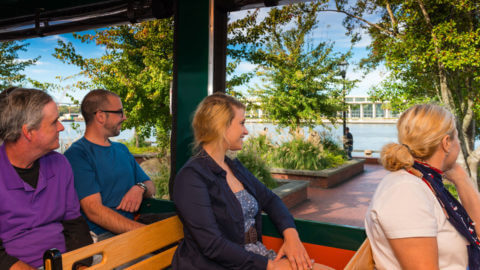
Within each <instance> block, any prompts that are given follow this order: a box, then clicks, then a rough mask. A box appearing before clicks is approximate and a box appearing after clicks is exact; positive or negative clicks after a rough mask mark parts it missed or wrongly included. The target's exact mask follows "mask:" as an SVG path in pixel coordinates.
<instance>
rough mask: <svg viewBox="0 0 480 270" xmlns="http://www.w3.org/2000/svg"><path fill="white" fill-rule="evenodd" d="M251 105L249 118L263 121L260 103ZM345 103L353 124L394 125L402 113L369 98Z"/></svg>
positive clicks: (348, 117) (348, 119)
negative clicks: (387, 123) (386, 123)
mask: <svg viewBox="0 0 480 270" xmlns="http://www.w3.org/2000/svg"><path fill="white" fill-rule="evenodd" d="M248 102H249V103H250V104H255V105H256V106H248V107H247V113H246V114H247V118H250V119H262V118H264V112H263V110H262V107H261V104H260V102H259V101H258V100H257V99H255V98H249V99H248ZM345 102H346V103H347V106H348V111H347V115H346V117H347V121H348V122H351V123H356V122H360V123H384V122H389V123H394V122H396V121H397V120H398V117H399V116H400V114H401V112H396V111H392V110H389V109H387V107H388V106H386V105H387V104H388V102H383V103H382V102H379V101H378V102H373V101H371V100H370V99H369V97H346V98H345ZM338 116H339V121H341V117H342V112H341V111H339V112H338Z"/></svg>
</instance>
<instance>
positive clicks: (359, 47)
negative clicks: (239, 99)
mask: <svg viewBox="0 0 480 270" xmlns="http://www.w3.org/2000/svg"><path fill="white" fill-rule="evenodd" d="M245 12H246V11H239V12H234V13H231V14H230V19H231V20H235V19H236V18H239V17H241V16H244V15H243V14H244V13H245ZM262 12H265V13H266V12H267V9H263V10H262ZM342 20H343V15H341V14H339V13H335V12H322V13H321V16H320V17H319V20H318V27H317V29H316V30H315V32H314V34H313V36H312V39H313V40H314V41H315V40H322V41H324V40H330V41H333V42H335V46H334V48H335V50H337V51H340V52H345V51H347V50H348V49H349V48H350V46H351V45H350V38H349V37H348V36H346V35H345V28H344V27H343V26H342ZM85 32H92V33H93V31H92V30H91V31H85ZM82 33H83V32H82ZM58 39H61V40H64V41H71V42H72V43H73V45H74V46H75V49H76V50H77V52H80V53H81V54H82V55H83V56H84V57H99V56H101V55H102V54H103V52H104V49H103V47H100V46H96V45H95V44H94V43H90V44H85V43H81V42H80V41H78V40H75V39H74V38H73V36H72V34H63V35H55V36H48V37H43V38H34V39H28V40H25V42H27V43H30V45H29V46H28V47H27V51H26V52H20V53H19V58H20V59H31V58H34V57H37V56H40V57H41V58H40V60H39V61H38V62H37V64H36V65H35V66H31V67H29V68H27V69H26V70H25V72H24V73H25V74H27V75H28V76H29V77H31V78H33V79H36V80H38V81H41V82H55V83H60V80H59V79H57V77H61V78H67V77H69V76H72V75H74V74H76V73H78V72H79V71H80V70H79V69H78V68H77V67H75V66H73V65H67V64H63V63H62V62H60V61H59V60H57V59H55V58H54V57H53V56H52V54H53V53H54V48H55V47H56V46H57V40H58ZM369 42H370V39H369V37H368V36H367V35H364V37H363V39H362V41H360V42H359V43H358V44H356V45H355V47H354V48H353V57H352V59H351V61H350V65H349V67H348V70H347V78H348V79H359V80H360V82H359V83H358V84H357V86H356V88H354V89H353V90H352V92H351V93H350V94H349V96H366V95H367V93H368V90H369V89H370V88H371V87H373V86H375V85H377V84H379V83H380V82H381V80H382V79H383V78H384V77H385V75H386V72H385V70H384V68H378V69H377V70H375V71H373V72H371V73H369V74H367V75H366V76H364V74H363V72H362V71H360V70H357V68H356V63H358V61H359V59H360V58H362V57H366V56H367V53H368V52H367V50H366V46H367V45H368V44H369ZM253 68H254V66H253V65H252V64H250V63H246V62H244V63H241V64H240V66H239V67H238V69H237V71H238V72H242V71H247V70H248V71H250V70H252V69H253ZM75 80H77V79H73V80H72V79H71V80H66V81H63V82H62V83H61V85H63V86H68V85H70V84H72V83H74V82H75ZM258 82H259V80H258V79H254V80H253V81H252V82H251V83H250V86H253V85H254V84H255V83H258ZM247 88H248V85H246V86H244V87H240V88H239V89H237V90H245V89H247ZM64 92H65V91H62V90H60V91H58V92H53V93H51V94H52V95H54V96H55V99H56V100H57V101H58V102H69V101H70V99H69V98H67V97H65V95H64ZM69 92H70V93H71V94H73V96H74V97H75V98H77V99H79V100H81V99H82V98H83V96H84V95H85V94H86V93H87V91H80V90H76V91H75V92H73V93H72V92H71V91H69Z"/></svg>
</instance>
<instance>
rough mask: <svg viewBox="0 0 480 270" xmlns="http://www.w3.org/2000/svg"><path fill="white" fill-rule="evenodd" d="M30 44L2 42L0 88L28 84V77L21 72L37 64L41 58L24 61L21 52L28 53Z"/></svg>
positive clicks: (0, 47)
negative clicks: (19, 54) (19, 56)
mask: <svg viewBox="0 0 480 270" xmlns="http://www.w3.org/2000/svg"><path fill="white" fill-rule="evenodd" d="M28 45H29V44H28V43H23V42H17V41H6V42H0V87H1V88H2V89H3V88H6V87H8V86H12V85H15V86H19V85H23V84H25V83H27V82H28V79H27V76H26V75H25V74H22V73H21V72H22V71H24V70H25V68H26V67H28V66H31V65H33V64H35V63H36V62H37V61H38V59H39V57H37V58H34V59H29V60H25V61H22V60H20V59H19V58H18V52H19V51H26V50H27V46H28Z"/></svg>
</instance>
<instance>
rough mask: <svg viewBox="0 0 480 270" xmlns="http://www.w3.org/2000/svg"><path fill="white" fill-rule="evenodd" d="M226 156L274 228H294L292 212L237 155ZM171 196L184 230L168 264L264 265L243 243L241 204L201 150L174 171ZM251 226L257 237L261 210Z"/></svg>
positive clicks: (263, 259)
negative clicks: (234, 157)
mask: <svg viewBox="0 0 480 270" xmlns="http://www.w3.org/2000/svg"><path fill="white" fill-rule="evenodd" d="M225 162H226V163H227V164H228V166H229V167H230V169H231V170H232V172H233V174H234V175H235V177H237V179H238V180H239V181H240V182H242V184H243V186H244V187H245V189H246V190H247V191H248V192H249V193H250V194H252V196H253V197H255V199H256V200H257V201H258V205H259V209H261V210H263V211H265V212H266V213H267V214H268V215H269V216H270V218H271V219H272V221H273V223H274V224H275V226H276V227H277V229H278V231H279V232H283V231H284V230H285V229H287V228H295V224H294V220H293V217H292V215H290V213H289V212H288V209H287V208H286V206H285V205H284V204H283V202H282V201H281V199H280V198H279V197H278V196H277V195H275V194H274V193H273V192H272V191H271V190H269V189H268V188H267V187H265V185H263V184H262V183H261V182H260V181H258V179H257V178H255V176H253V175H252V174H251V173H250V172H249V171H248V170H247V169H246V168H245V167H244V166H243V165H242V164H241V163H240V161H238V160H237V159H235V160H231V159H229V158H227V157H226V158H225ZM173 198H174V202H175V206H176V208H177V212H178V215H179V217H180V219H181V220H182V222H183V231H184V234H185V238H184V239H183V240H182V242H181V243H180V244H179V246H178V248H177V251H176V252H175V256H174V258H173V261H172V266H173V269H181V270H188V269H266V268H267V263H268V259H267V258H266V257H264V256H261V255H258V254H255V253H252V252H249V251H246V250H245V249H244V244H245V229H244V220H243V212H242V208H241V206H240V203H239V202H238V200H237V198H236V197H235V194H233V192H232V191H231V189H230V187H229V186H228V184H227V180H226V172H225V171H224V170H223V169H222V168H221V167H220V166H219V165H218V164H217V163H216V162H215V161H214V160H213V159H212V158H211V157H210V156H209V155H208V154H207V153H206V152H205V151H201V152H200V153H199V154H197V155H195V156H193V157H192V158H190V160H189V161H188V162H187V163H186V164H185V166H184V167H183V168H182V169H181V170H180V172H179V173H178V174H177V177H176V178H175V183H174V187H173ZM255 226H256V229H257V232H258V240H259V241H261V235H262V234H261V231H262V219H261V211H258V213H257V215H256V217H255Z"/></svg>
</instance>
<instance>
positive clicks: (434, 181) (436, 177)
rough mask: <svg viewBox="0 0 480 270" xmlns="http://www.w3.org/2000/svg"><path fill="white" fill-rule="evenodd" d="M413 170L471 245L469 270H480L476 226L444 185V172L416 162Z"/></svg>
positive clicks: (469, 249) (479, 250)
mask: <svg viewBox="0 0 480 270" xmlns="http://www.w3.org/2000/svg"><path fill="white" fill-rule="evenodd" d="M413 168H414V169H416V170H418V171H419V172H421V173H422V175H423V178H422V180H423V181H424V182H425V183H426V184H427V185H428V186H429V187H430V189H431V190H432V192H433V193H434V194H435V196H436V197H437V199H438V202H439V203H440V205H441V206H442V207H443V209H444V210H445V211H444V212H445V214H446V216H447V219H448V221H449V222H450V223H451V224H452V225H453V227H455V229H456V230H457V231H458V232H459V233H460V234H461V235H462V236H463V237H465V239H467V241H468V242H469V243H470V245H468V246H467V250H468V266H469V270H479V269H480V241H479V239H478V237H477V233H476V231H475V226H474V225H475V224H474V222H473V221H472V219H471V218H470V216H468V213H467V211H466V210H465V208H463V206H462V204H460V202H459V201H457V199H455V197H453V196H452V194H450V192H448V190H447V189H446V188H445V186H444V185H443V181H442V180H443V179H442V174H443V172H442V171H440V170H437V169H435V168H433V167H431V166H430V165H428V164H425V163H421V162H418V161H415V164H414V165H413ZM410 173H412V172H410ZM412 174H413V173H412Z"/></svg>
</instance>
